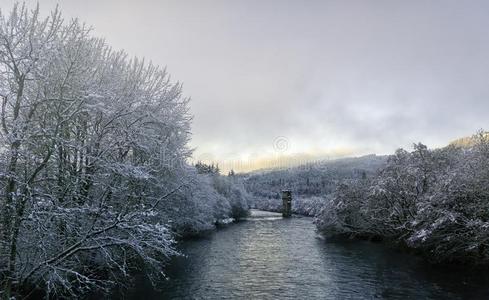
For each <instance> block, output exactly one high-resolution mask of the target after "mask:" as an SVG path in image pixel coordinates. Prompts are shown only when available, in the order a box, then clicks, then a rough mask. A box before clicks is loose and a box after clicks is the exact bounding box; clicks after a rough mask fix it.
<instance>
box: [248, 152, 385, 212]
mask: <svg viewBox="0 0 489 300" xmlns="http://www.w3.org/2000/svg"><path fill="white" fill-rule="evenodd" d="M385 162H386V157H384V156H375V155H367V156H363V157H358V158H345V159H338V160H333V161H324V162H318V163H311V164H306V165H303V166H299V167H293V168H288V169H284V170H273V171H259V172H255V173H251V174H249V175H246V176H245V177H244V182H245V187H246V190H247V191H248V192H249V193H250V194H251V195H252V196H253V207H255V208H257V209H261V210H267V211H276V212H280V211H282V199H281V195H280V191H281V190H284V189H287V190H291V191H292V195H293V201H292V211H293V212H294V213H297V214H302V215H308V216H314V215H316V214H317V213H318V212H319V210H320V208H321V207H322V205H324V203H325V202H326V199H327V198H329V197H330V195H331V194H332V193H333V192H334V191H335V190H336V186H337V185H338V183H340V182H341V181H343V180H349V179H359V178H363V177H368V176H371V175H373V174H375V172H376V171H377V170H378V169H379V168H381V167H382V166H383V165H385Z"/></svg>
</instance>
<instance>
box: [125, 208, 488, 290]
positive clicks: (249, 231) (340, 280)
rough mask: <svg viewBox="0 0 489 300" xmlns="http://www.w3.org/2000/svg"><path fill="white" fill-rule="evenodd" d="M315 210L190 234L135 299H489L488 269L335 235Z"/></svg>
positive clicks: (256, 216)
mask: <svg viewBox="0 0 489 300" xmlns="http://www.w3.org/2000/svg"><path fill="white" fill-rule="evenodd" d="M314 229H315V227H314V224H312V218H306V217H304V218H298V217H294V218H290V219H282V218H281V217H280V215H276V214H271V213H264V212H259V211H253V215H252V217H250V218H249V219H248V220H246V221H243V222H240V223H238V224H234V225H231V226H229V227H226V228H223V229H219V230H218V231H216V232H215V233H213V234H211V235H209V236H207V237H205V238H200V239H196V240H190V241H185V242H183V243H182V244H181V245H180V250H181V251H182V252H183V253H184V254H185V255H186V257H178V258H175V259H174V260H173V261H172V262H171V263H170V265H169V266H168V269H167V275H168V276H169V279H168V280H167V281H166V282H164V283H163V284H160V285H159V286H158V287H157V289H154V288H153V287H152V286H151V284H150V283H149V282H147V281H145V280H144V279H142V278H140V279H138V280H137V281H136V285H135V286H134V288H132V289H131V290H129V291H128V292H127V293H126V294H125V298H127V299H145V300H149V299H379V298H380V299H382V298H384V299H489V280H488V278H487V275H483V272H475V271H470V270H466V269H463V268H461V267H458V268H457V269H455V268H452V267H445V268H442V269H441V268H439V267H437V268H434V267H432V266H430V265H428V264H427V263H426V262H424V261H423V260H422V259H420V258H419V257H415V256H412V255H408V254H404V253H399V252H398V251H395V250H393V249H389V248H387V247H386V246H384V245H382V244H375V243H370V242H364V241H346V242H345V241H342V242H338V241H337V242H332V241H328V240H324V239H322V238H321V237H320V236H319V235H318V234H317V233H316V232H315V230H314Z"/></svg>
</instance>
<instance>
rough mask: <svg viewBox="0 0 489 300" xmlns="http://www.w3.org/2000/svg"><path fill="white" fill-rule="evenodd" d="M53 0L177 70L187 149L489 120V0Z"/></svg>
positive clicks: (272, 150) (302, 144)
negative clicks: (188, 132) (189, 129)
mask: <svg viewBox="0 0 489 300" xmlns="http://www.w3.org/2000/svg"><path fill="white" fill-rule="evenodd" d="M27 2H28V3H31V4H33V5H34V4H35V2H36V1H32V2H31V1H27ZM57 2H59V4H60V7H61V9H62V11H63V12H64V14H65V16H66V17H79V18H80V19H81V20H83V21H85V22H86V23H88V24H90V25H92V26H93V27H94V32H95V34H96V35H98V36H103V37H105V38H106V39H107V41H108V43H109V44H111V45H112V46H113V47H115V48H118V49H125V50H126V51H127V52H128V53H130V54H132V55H137V56H144V57H146V58H147V59H151V60H152V61H154V62H155V63H157V64H160V65H163V66H167V67H168V70H169V72H170V73H171V74H172V78H173V79H174V80H178V81H181V82H183V83H184V91H185V95H187V96H189V97H191V98H192V102H191V106H192V109H191V110H192V113H193V115H194V122H193V139H192V143H191V145H192V147H195V148H196V152H195V154H194V156H195V158H196V159H206V160H212V159H214V160H218V161H221V162H223V161H231V160H232V161H234V160H245V161H247V160H248V161H252V162H260V163H259V164H257V166H263V162H264V161H269V160H270V159H273V158H276V157H277V156H281V157H282V156H287V155H295V157H312V158H314V157H320V156H321V157H327V156H329V157H335V156H341V155H349V156H353V155H361V154H366V153H379V154H384V153H391V152H393V151H394V150H395V149H396V148H398V147H406V148H410V145H411V144H412V143H413V142H418V141H422V142H424V143H426V144H428V145H429V146H430V147H438V146H443V145H445V144H446V143H448V142H449V141H450V140H453V139H455V138H457V137H460V136H466V135H470V134H472V133H474V132H475V131H476V130H477V129H480V128H486V129H489V116H488V114H489V59H488V58H489V2H488V1H428V0H425V1H392V0H386V1H373V0H372V1H367V0H362V1H341V0H338V1H299V0H297V1H283V0H276V1H267V0H261V1H251V0H242V1H238V0H235V1H233V0H227V1H210V0H200V1H187V0H179V1H149V0H148V1H143V0H139V1H120V0H119V1H116V0H113V1H102V0H97V1H95V0H84V1H50V0H40V1H39V3H40V6H41V10H42V11H43V12H47V11H49V10H51V9H52V8H54V6H55V5H56V3H57ZM0 3H1V4H2V6H1V7H2V9H3V10H5V9H8V8H9V7H11V1H3V0H1V1H0Z"/></svg>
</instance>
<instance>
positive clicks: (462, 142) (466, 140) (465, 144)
mask: <svg viewBox="0 0 489 300" xmlns="http://www.w3.org/2000/svg"><path fill="white" fill-rule="evenodd" d="M481 137H482V138H484V139H489V132H488V131H486V132H481V133H479V134H476V135H472V136H467V137H462V138H459V139H456V140H454V141H452V142H450V143H449V145H452V146H457V147H462V148H470V147H472V146H474V145H475V143H476V142H477V140H478V139H480V138H481Z"/></svg>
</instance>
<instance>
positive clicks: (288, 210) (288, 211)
mask: <svg viewBox="0 0 489 300" xmlns="http://www.w3.org/2000/svg"><path fill="white" fill-rule="evenodd" d="M282 202H283V208H282V216H283V217H284V218H288V217H290V216H292V192H291V191H288V190H284V191H282Z"/></svg>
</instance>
